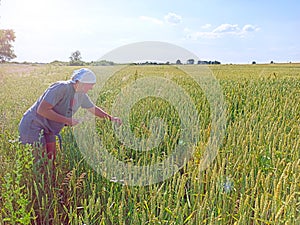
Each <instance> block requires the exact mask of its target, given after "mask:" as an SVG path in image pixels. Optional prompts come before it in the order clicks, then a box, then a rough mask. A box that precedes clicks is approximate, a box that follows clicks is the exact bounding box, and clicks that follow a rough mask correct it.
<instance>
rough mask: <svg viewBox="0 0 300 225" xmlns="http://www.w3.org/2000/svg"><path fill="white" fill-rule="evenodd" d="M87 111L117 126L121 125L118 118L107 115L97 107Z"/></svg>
mask: <svg viewBox="0 0 300 225" xmlns="http://www.w3.org/2000/svg"><path fill="white" fill-rule="evenodd" d="M87 110H88V111H89V112H91V113H93V114H94V115H95V116H97V117H100V118H105V119H108V120H110V121H113V122H117V123H118V124H122V121H121V119H120V118H118V117H114V116H111V115H109V114H108V113H107V112H105V111H104V110H103V109H101V108H99V107H98V106H94V107H92V108H88V109H87Z"/></svg>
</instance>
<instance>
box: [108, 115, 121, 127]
mask: <svg viewBox="0 0 300 225" xmlns="http://www.w3.org/2000/svg"><path fill="white" fill-rule="evenodd" d="M110 120H111V121H112V122H115V123H117V124H118V125H122V120H121V119H120V118H119V117H114V116H112V117H111V118H110Z"/></svg>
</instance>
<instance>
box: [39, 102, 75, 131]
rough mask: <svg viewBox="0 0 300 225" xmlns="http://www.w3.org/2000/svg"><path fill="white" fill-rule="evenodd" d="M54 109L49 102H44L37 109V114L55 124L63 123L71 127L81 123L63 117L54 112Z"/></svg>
mask: <svg viewBox="0 0 300 225" xmlns="http://www.w3.org/2000/svg"><path fill="white" fill-rule="evenodd" d="M53 107H54V106H53V105H51V104H50V103H48V102H47V101H45V100H43V101H42V102H41V103H40V105H39V107H38V109H37V113H38V114H39V115H41V116H43V117H45V118H47V119H49V120H53V121H55V122H58V123H63V124H66V125H69V126H74V125H76V124H78V122H79V121H78V120H76V119H72V118H68V117H65V116H63V115H60V114H58V113H57V112H55V111H54V110H53Z"/></svg>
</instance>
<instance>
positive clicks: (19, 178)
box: [1, 142, 33, 224]
mask: <svg viewBox="0 0 300 225" xmlns="http://www.w3.org/2000/svg"><path fill="white" fill-rule="evenodd" d="M9 150H10V151H12V152H14V153H15V158H14V159H13V162H14V163H13V164H12V165H11V168H10V172H8V173H6V174H5V175H4V177H3V184H2V190H1V193H2V194H1V195H2V209H1V212H2V213H3V215H2V217H3V221H4V222H7V223H9V224H30V221H31V219H32V218H33V217H32V209H31V208H30V205H31V203H30V196H29V193H28V190H27V187H26V182H24V181H25V179H28V177H24V176H28V175H30V169H31V167H32V164H33V158H32V154H31V150H32V149H31V148H30V146H22V145H21V144H20V143H18V142H15V143H11V144H10V145H9Z"/></svg>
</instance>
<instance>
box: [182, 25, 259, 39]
mask: <svg viewBox="0 0 300 225" xmlns="http://www.w3.org/2000/svg"><path fill="white" fill-rule="evenodd" d="M209 25H210V24H206V25H204V26H202V27H201V28H206V29H208V28H210V27H211V26H209ZM256 31H259V28H258V27H256V26H254V25H251V24H247V25H244V26H243V28H240V27H239V25H238V24H227V23H225V24H221V25H219V26H218V27H216V28H215V29H213V30H212V31H207V32H199V31H192V30H190V29H188V28H186V29H185V30H184V32H185V34H186V37H187V38H189V39H192V40H197V39H199V38H206V39H212V38H221V37H224V36H225V35H231V36H237V37H244V36H245V35H246V34H247V33H250V32H256Z"/></svg>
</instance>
